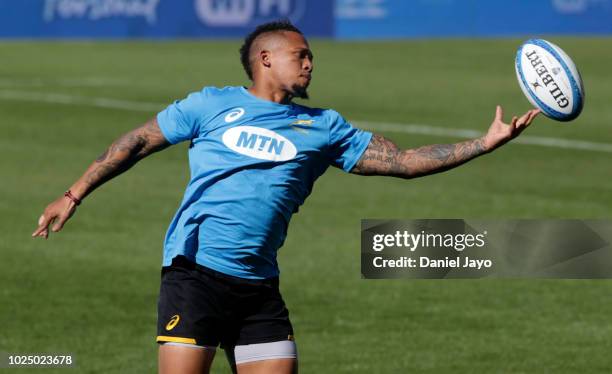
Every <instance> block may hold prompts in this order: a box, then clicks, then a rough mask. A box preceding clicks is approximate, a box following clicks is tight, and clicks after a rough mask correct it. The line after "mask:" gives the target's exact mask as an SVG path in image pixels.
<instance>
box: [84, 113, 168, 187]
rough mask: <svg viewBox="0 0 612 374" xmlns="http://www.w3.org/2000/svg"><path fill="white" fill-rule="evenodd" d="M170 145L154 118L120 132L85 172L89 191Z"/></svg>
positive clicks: (85, 180)
mask: <svg viewBox="0 0 612 374" xmlns="http://www.w3.org/2000/svg"><path fill="white" fill-rule="evenodd" d="M169 145H170V144H169V143H168V141H167V140H166V138H165V137H164V135H163V134H162V133H161V130H160V129H159V125H158V124H157V120H156V119H155V118H153V119H152V120H150V121H148V122H147V123H145V124H144V125H142V126H141V127H138V128H137V129H135V130H132V131H130V132H129V133H127V134H125V135H123V136H121V137H120V138H119V139H117V140H116V141H115V142H113V144H111V146H110V147H109V148H108V149H107V150H106V151H104V153H102V154H101V155H100V156H99V157H98V158H97V159H96V161H94V163H93V164H92V165H91V166H90V167H89V169H87V171H86V172H85V175H84V176H83V180H84V182H85V184H86V186H87V190H88V191H87V193H89V192H91V191H93V190H94V189H95V188H96V187H98V186H100V185H102V184H103V183H104V182H106V181H108V180H110V179H112V178H113V177H115V176H117V175H119V174H121V173H123V172H124V171H126V170H128V169H129V168H131V167H132V166H133V165H134V164H136V163H137V162H138V161H140V160H141V159H143V158H145V157H146V156H148V155H150V154H152V153H154V152H157V151H160V150H162V149H164V148H166V147H167V146H169Z"/></svg>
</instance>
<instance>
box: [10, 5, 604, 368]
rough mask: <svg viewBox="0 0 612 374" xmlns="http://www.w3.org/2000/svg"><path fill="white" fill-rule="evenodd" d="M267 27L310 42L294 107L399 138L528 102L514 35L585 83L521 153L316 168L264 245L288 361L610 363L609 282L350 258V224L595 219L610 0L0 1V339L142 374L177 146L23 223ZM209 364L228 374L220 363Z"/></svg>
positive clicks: (448, 135) (216, 80) (179, 157)
mask: <svg viewBox="0 0 612 374" xmlns="http://www.w3.org/2000/svg"><path fill="white" fill-rule="evenodd" d="M280 17H288V18H290V19H291V20H293V21H294V22H295V23H296V24H297V25H298V26H299V27H301V28H302V29H303V30H304V31H305V32H306V34H307V35H308V36H309V37H310V38H311V44H312V47H313V50H314V53H315V56H316V57H315V64H316V67H315V75H314V80H313V83H312V85H311V90H310V91H311V96H312V99H311V100H310V101H309V102H308V105H312V106H323V107H333V108H335V109H337V110H338V111H340V112H341V113H342V114H343V115H344V116H346V117H347V118H349V119H350V120H352V121H354V122H355V123H356V124H357V125H359V126H362V127H364V128H367V129H370V130H373V131H378V132H381V133H383V134H384V135H386V136H388V137H390V138H392V139H394V140H395V141H396V142H397V143H398V144H400V145H401V146H403V147H413V146H418V145H423V144H428V143H434V142H435V143H440V142H454V141H457V140H459V139H461V137H462V136H464V135H466V134H467V135H471V134H473V133H475V132H484V131H485V130H486V128H487V127H488V125H489V123H490V121H491V119H492V118H493V114H494V108H495V105H496V104H502V105H503V106H504V108H505V109H506V115H507V116H510V115H511V114H512V113H518V112H522V111H524V110H526V109H528V107H529V106H528V102H527V100H526V99H525V98H524V97H523V94H522V93H521V91H520V89H519V86H518V84H517V82H516V78H515V75H514V67H513V63H514V53H515V51H516V49H517V47H518V46H519V45H520V43H521V42H522V41H523V40H524V39H527V38H530V37H545V38H547V39H549V40H551V41H553V42H554V43H556V44H558V45H560V46H561V47H562V48H564V49H565V50H566V51H567V52H568V53H569V55H570V56H572V58H573V59H574V61H575V62H576V64H577V65H578V67H579V68H580V70H581V72H582V76H583V79H584V82H585V87H586V93H587V98H586V106H585V110H584V112H583V114H582V115H581V116H580V117H579V118H578V119H577V120H575V121H574V122H572V123H569V124H561V123H555V122H553V121H551V120H548V119H546V118H543V117H541V118H538V120H537V121H536V123H535V124H534V125H533V127H531V128H530V129H529V130H528V131H527V132H526V133H525V134H524V135H523V136H522V137H521V140H522V143H519V142H516V144H510V145H508V146H506V147H504V148H502V149H500V150H498V151H496V152H495V153H493V154H491V155H487V156H485V157H482V158H481V159H478V160H476V161H474V162H472V163H470V164H468V165H466V166H463V167H461V168H459V169H456V170H453V171H451V172H447V173H443V174H440V175H436V176H431V177H427V178H424V179H418V180H413V181H404V180H395V179H391V178H363V177H358V176H352V175H346V174H344V173H342V172H340V171H337V170H330V171H329V172H328V173H327V174H326V175H324V176H323V177H322V178H321V179H320V180H319V181H318V183H317V185H316V186H315V189H314V191H313V194H312V196H311V197H310V199H309V201H308V202H307V203H306V204H305V206H304V207H303V209H302V210H301V211H300V213H299V214H297V215H296V216H295V217H294V218H293V222H292V225H291V226H290V232H289V236H288V240H287V242H286V244H285V246H284V247H283V248H282V250H281V251H280V262H281V270H282V278H281V279H282V283H281V287H282V291H283V293H284V297H285V300H286V302H287V304H288V306H289V309H290V311H291V313H292V320H293V322H294V325H295V328H296V334H297V341H298V347H299V351H300V365H301V367H300V370H301V372H303V373H413V372H414V373H492V372H495V373H608V372H610V371H612V360H611V359H610V341H612V339H611V338H612V327H611V325H610V323H609V316H610V314H612V303H611V302H610V297H611V291H612V284H611V283H610V282H609V281H589V280H554V281H553V280H546V281H544V280H480V281H479V280H472V281H449V280H446V281H408V280H399V281H398V280H388V281H366V280H362V279H360V272H359V268H360V265H359V258H360V256H359V253H360V252H359V237H360V236H359V230H360V219H362V218H407V219H410V218H491V219H494V218H603V219H607V218H610V212H611V210H612V185H611V183H610V181H611V180H612V172H611V167H610V165H611V161H612V160H611V155H612V133H611V131H610V123H611V122H612V110H611V108H610V87H612V70H610V63H611V60H612V40H611V39H610V36H609V35H610V33H612V22H610V20H611V19H612V0H537V1H535V0H531V1H530V0H517V1H510V0H508V1H488V2H485V1H476V0H414V1H394V0H338V1H335V2H333V1H310V0H309V1H306V0H225V1H222V0H216V1H215V0H174V1H172V0H23V1H14V0H13V1H11V0H0V37H1V38H2V39H1V40H0V111H1V113H2V120H1V122H0V129H1V130H2V131H1V136H0V150H1V154H2V157H1V158H0V170H1V171H2V174H1V176H2V182H1V183H0V194H1V196H2V199H1V200H0V207H1V208H2V215H1V218H0V256H1V257H0V282H1V284H2V285H1V286H0V352H12V353H33V352H51V353H52V352H56V353H58V352H72V353H73V354H74V355H75V356H76V362H77V369H75V372H79V373H146V372H155V370H156V360H157V357H156V350H157V347H156V344H155V343H154V336H155V325H156V322H155V321H156V302H157V291H158V283H159V266H160V263H161V244H162V239H163V235H164V233H165V230H166V228H167V225H168V223H169V222H170V219H171V217H172V215H173V214H174V212H175V209H176V208H177V206H178V203H179V201H180V197H181V196H182V193H183V190H184V187H185V184H186V182H187V180H188V165H187V162H186V147H187V146H186V145H185V144H183V145H179V146H175V147H172V148H170V149H168V150H166V151H164V152H162V153H160V154H157V155H154V156H152V157H151V158H150V159H147V160H145V161H143V162H142V163H141V164H139V165H137V166H136V167H135V168H134V169H132V170H131V171H129V172H128V173H127V174H125V175H123V176H121V177H119V178H118V179H116V180H114V181H112V182H111V183H109V184H107V185H105V186H103V187H102V188H101V189H99V190H98V191H96V192H95V193H94V194H93V195H91V196H90V197H88V198H87V199H86V201H85V202H84V203H83V205H82V206H81V207H80V208H79V209H78V212H77V213H76V215H75V217H73V219H72V220H71V221H70V222H69V223H68V224H67V226H66V228H65V229H64V231H63V232H62V233H60V234H58V235H54V236H52V237H51V238H50V239H49V240H48V241H46V242H45V241H42V240H32V239H30V237H29V236H30V233H31V232H32V231H33V230H34V227H35V223H36V220H37V218H38V216H39V214H40V212H41V211H42V209H43V208H44V206H46V204H47V203H49V202H50V201H51V200H53V199H55V198H56V197H57V196H59V195H60V194H61V193H62V192H63V191H64V190H65V189H66V188H67V186H69V185H70V184H71V183H72V182H73V181H74V180H75V179H76V178H77V177H78V176H79V175H80V174H81V173H82V172H83V171H84V170H85V168H86V166H87V165H88V164H89V163H90V162H91V161H92V160H93V159H95V158H96V156H98V155H99V154H100V153H101V152H102V151H103V150H104V149H105V147H106V146H107V145H108V144H110V142H111V141H112V140H113V139H114V138H116V137H117V136H119V135H120V134H121V133H123V132H125V131H128V130H129V129H131V128H133V127H135V126H136V125H138V124H140V123H142V122H144V121H145V120H146V119H147V118H149V117H151V116H153V115H155V114H156V112H158V111H159V110H161V109H162V108H164V107H165V105H167V104H168V103H170V102H171V101H173V100H175V99H179V98H182V97H184V96H186V94H187V93H188V92H191V91H195V90H199V89H200V88H201V87H202V86H204V85H219V86H224V85H248V81H247V79H246V77H245V74H244V73H243V71H242V68H241V66H240V63H239V59H238V48H239V46H240V44H241V40H240V37H242V36H244V34H246V33H247V32H248V31H250V30H251V29H252V28H253V27H254V26H255V25H257V24H259V23H262V22H265V21H268V20H271V19H276V18H280ZM37 370H38V369H32V370H31V371H32V372H37ZM28 371H29V370H27V369H22V370H20V372H24V373H25V372H28ZM46 372H63V369H49V370H48V371H46ZM214 372H219V373H229V369H228V366H227V363H226V362H225V358H224V357H223V355H222V354H219V355H218V357H217V360H216V362H215V365H214Z"/></svg>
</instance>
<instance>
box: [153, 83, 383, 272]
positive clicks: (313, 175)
mask: <svg viewBox="0 0 612 374" xmlns="http://www.w3.org/2000/svg"><path fill="white" fill-rule="evenodd" d="M157 121H158V123H159V127H160V129H161V131H162V133H163V134H164V136H165V137H166V139H167V140H168V141H169V142H170V143H172V144H175V143H179V142H181V141H186V140H189V141H190V145H189V166H190V169H191V179H190V181H189V184H188V185H187V189H186V191H185V196H184V197H183V201H182V202H181V205H180V207H179V209H178V211H177V212H176V215H175V216H174V218H173V220H172V222H171V223H170V227H169V228H168V232H167V233H166V238H165V242H164V260H163V265H164V266H168V265H170V264H171V262H172V259H173V258H174V257H176V256H178V255H183V256H185V257H187V258H189V259H190V260H192V261H195V262H197V263H198V264H200V265H203V266H206V267H208V268H211V269H214V270H217V271H219V272H221V273H225V274H229V275H233V276H236V277H241V278H249V279H263V278H270V277H275V276H278V274H279V270H278V264H277V262H276V253H277V251H278V249H279V248H280V247H281V246H282V244H283V242H284V240H285V236H286V234H287V225H288V224H289V220H290V219H291V216H292V214H293V213H295V212H297V210H298V207H299V206H300V205H301V204H302V203H303V202H304V200H305V199H306V197H307V196H308V195H309V194H310V192H311V190H312V186H313V183H314V181H315V180H316V179H317V178H318V177H319V176H320V175H321V174H323V172H325V170H326V169H327V168H328V166H329V165H334V166H337V167H339V168H341V169H343V170H345V171H347V172H348V171H350V170H351V169H352V168H353V166H355V164H356V163H357V161H358V160H359V158H360V157H361V155H362V154H363V152H364V151H365V149H366V148H367V146H368V144H369V143H370V139H371V137H372V134H371V133H369V132H365V131H362V130H360V129H357V128H354V127H353V126H351V125H350V124H349V123H348V122H347V121H346V120H345V119H344V118H342V116H340V115H339V114H338V113H337V112H335V111H333V110H329V109H316V108H308V107H305V106H302V105H297V104H293V103H292V104H289V105H283V104H277V103H274V102H272V101H267V100H263V99H260V98H258V97H256V96H254V95H252V94H251V93H249V91H248V90H247V89H246V88H244V87H225V88H221V89H219V88H215V87H205V88H204V89H202V91H200V92H194V93H191V94H189V96H187V98H185V99H183V100H180V101H176V102H174V103H173V104H171V105H170V106H168V107H167V108H166V109H164V110H163V111H162V112H160V113H159V114H158V115H157Z"/></svg>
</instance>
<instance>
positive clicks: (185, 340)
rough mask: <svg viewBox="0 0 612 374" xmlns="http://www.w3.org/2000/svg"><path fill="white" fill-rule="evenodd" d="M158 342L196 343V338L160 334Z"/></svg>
mask: <svg viewBox="0 0 612 374" xmlns="http://www.w3.org/2000/svg"><path fill="white" fill-rule="evenodd" d="M157 341H158V342H172V343H186V344H196V340H195V339H192V338H177V337H176V336H158V337H157Z"/></svg>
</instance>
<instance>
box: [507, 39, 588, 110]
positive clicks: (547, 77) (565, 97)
mask: <svg viewBox="0 0 612 374" xmlns="http://www.w3.org/2000/svg"><path fill="white" fill-rule="evenodd" d="M515 67H516V76H517V78H518V81H519V85H520V86H521V89H522V90H523V93H524V94H525V96H527V99H528V100H529V101H530V102H531V103H532V104H533V105H534V106H535V107H536V108H540V109H541V110H542V113H544V115H546V116H547V117H550V118H552V119H554V120H557V121H564V122H565V121H571V120H573V119H575V118H576V117H578V115H579V114H580V112H582V107H583V105H584V87H583V85H582V78H581V77H580V73H579V72H578V69H577V68H576V65H575V64H574V62H573V61H572V59H571V58H570V57H569V56H568V55H567V54H566V53H565V52H563V50H562V49H561V48H559V47H558V46H556V45H554V44H553V43H551V42H548V41H546V40H542V39H530V40H527V41H526V42H525V43H523V45H521V47H520V48H519V49H518V52H517V53H516V63H515Z"/></svg>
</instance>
